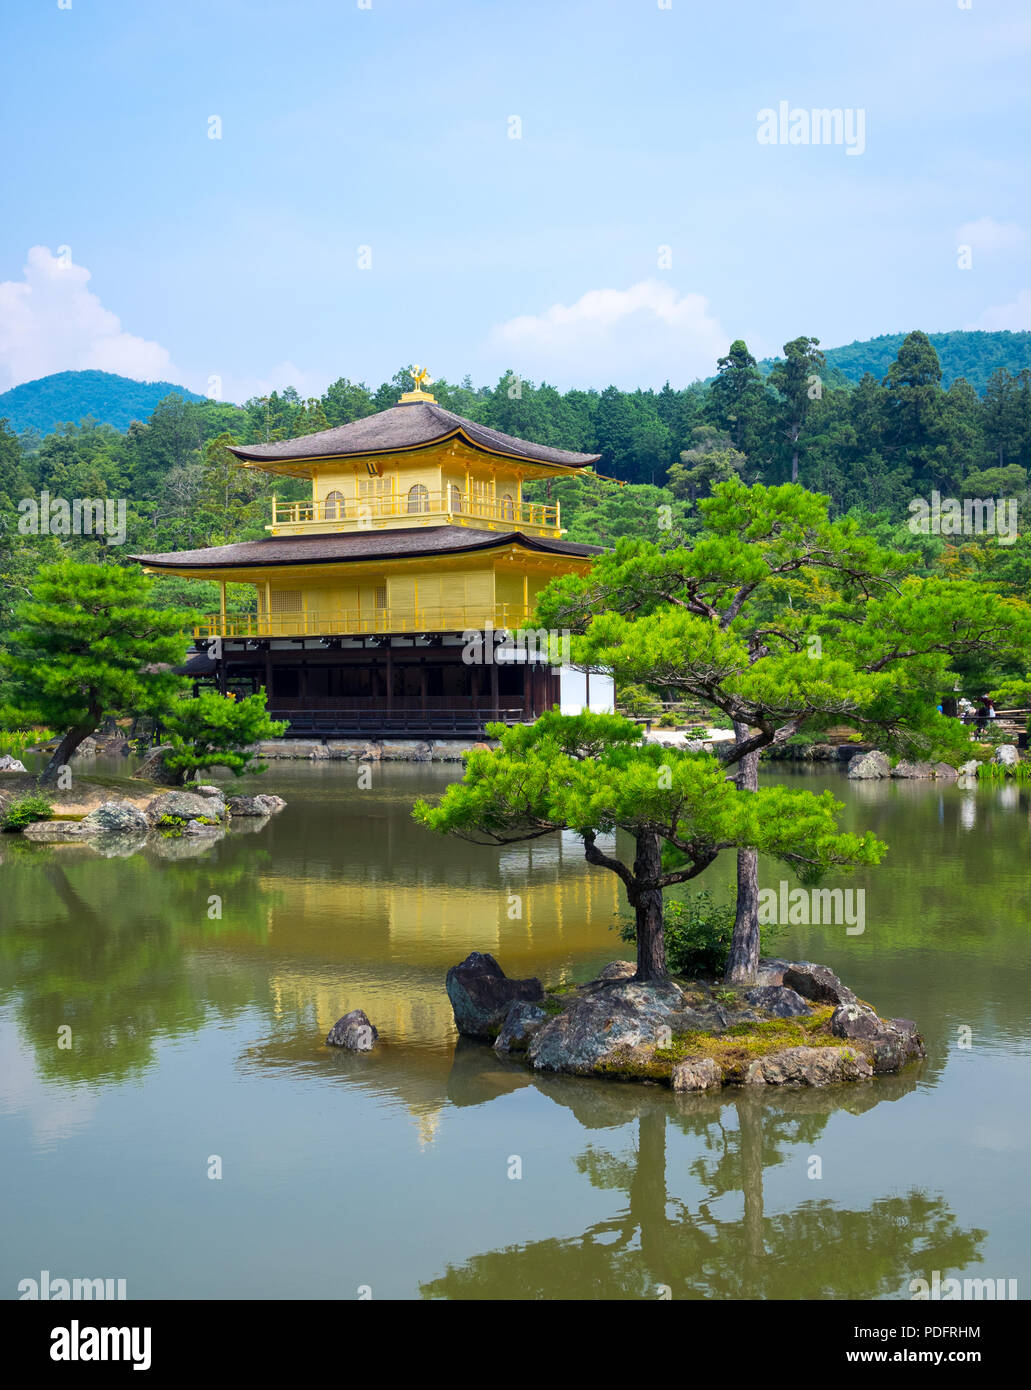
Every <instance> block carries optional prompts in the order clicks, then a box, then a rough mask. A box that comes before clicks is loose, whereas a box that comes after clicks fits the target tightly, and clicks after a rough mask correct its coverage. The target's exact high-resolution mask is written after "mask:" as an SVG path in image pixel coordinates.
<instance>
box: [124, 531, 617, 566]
mask: <svg viewBox="0 0 1031 1390" xmlns="http://www.w3.org/2000/svg"><path fill="white" fill-rule="evenodd" d="M506 545H518V546H521V547H522V548H523V549H524V550H534V551H537V552H539V553H543V554H545V555H569V556H573V557H575V558H578V559H589V558H590V557H591V556H593V555H600V554H601V553H602V547H601V546H597V545H580V544H578V543H577V542H575V541H559V540H552V539H550V538H549V537H546V536H527V535H524V533H523V532H522V531H478V530H475V529H473V528H472V527H470V526H420V527H413V528H412V529H410V530H396V531H345V532H338V533H335V534H333V535H318V536H270V537H269V538H268V539H267V540H261V541H238V542H237V543H236V544H235V545H213V546H209V547H208V548H207V549H205V550H173V551H169V552H166V553H165V554H163V555H131V556H130V557H129V558H130V559H132V560H139V561H140V563H141V564H144V565H148V566H150V567H152V568H154V569H238V568H246V569H254V568H257V567H264V566H266V565H325V564H338V565H339V564H346V563H348V562H349V561H358V560H394V559H407V558H410V557H415V556H420V555H460V554H467V553H469V552H472V551H479V550H496V549H498V548H500V547H502V546H506Z"/></svg>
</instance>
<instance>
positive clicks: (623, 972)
mask: <svg viewBox="0 0 1031 1390" xmlns="http://www.w3.org/2000/svg"><path fill="white" fill-rule="evenodd" d="M636 974H637V966H636V964H635V963H634V962H633V961H632V960H614V961H610V963H609V964H608V965H606V967H605V969H604V970H602V971H601V972H600V973H599V975H598V979H599V980H604V981H605V982H606V984H607V983H609V982H610V981H614V980H632V979H633V978H634V976H635V975H636Z"/></svg>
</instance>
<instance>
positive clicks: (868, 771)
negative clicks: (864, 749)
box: [848, 749, 891, 780]
mask: <svg viewBox="0 0 1031 1390" xmlns="http://www.w3.org/2000/svg"><path fill="white" fill-rule="evenodd" d="M848 775H849V777H852V778H859V779H861V780H867V779H873V778H877V777H890V776H891V763H889V762H888V759H887V756H886V755H885V754H884V753H880V752H878V751H877V750H876V749H875V750H874V751H873V752H871V753H857V754H856V756H855V757H854V758H853V759H852V760H851V762H850V763H849V765H848Z"/></svg>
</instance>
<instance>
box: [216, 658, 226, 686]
mask: <svg viewBox="0 0 1031 1390" xmlns="http://www.w3.org/2000/svg"><path fill="white" fill-rule="evenodd" d="M218 693H219V694H220V695H224V694H225V693H226V653H225V648H224V647H223V649H222V653H221V655H220V656H219V658H218Z"/></svg>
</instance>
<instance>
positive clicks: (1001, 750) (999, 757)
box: [992, 743, 1020, 767]
mask: <svg viewBox="0 0 1031 1390" xmlns="http://www.w3.org/2000/svg"><path fill="white" fill-rule="evenodd" d="M992 762H993V763H995V764H996V766H997V767H1016V765H1017V763H1019V762H1020V753H1019V752H1018V751H1017V745H1016V744H1015V743H1000V744H999V746H998V748H996V750H995V752H994V753H993V754H992Z"/></svg>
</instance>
